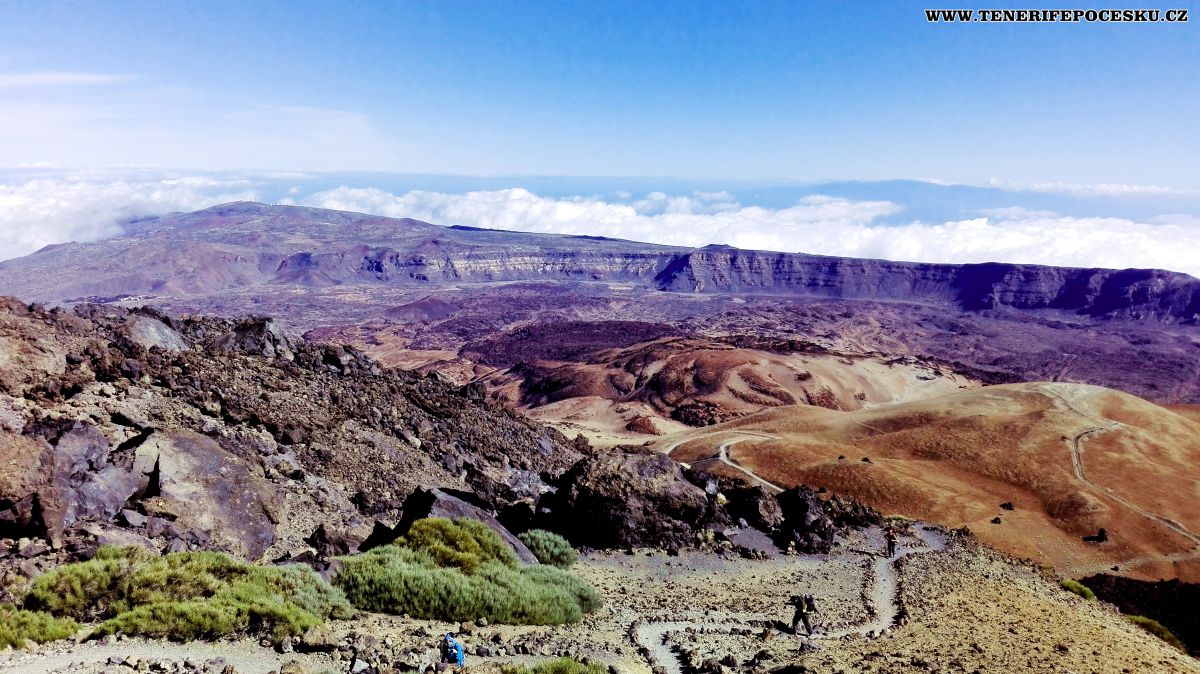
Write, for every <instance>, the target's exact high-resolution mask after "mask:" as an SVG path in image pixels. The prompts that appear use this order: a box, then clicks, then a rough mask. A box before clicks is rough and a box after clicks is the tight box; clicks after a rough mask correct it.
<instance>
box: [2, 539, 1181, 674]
mask: <svg viewBox="0 0 1200 674" xmlns="http://www.w3.org/2000/svg"><path fill="white" fill-rule="evenodd" d="M905 544H906V545H908V546H910V547H911V548H912V549H913V551H914V552H915V551H917V550H918V549H919V548H920V549H921V550H922V551H921V553H920V554H913V555H910V556H907V557H905V558H903V559H901V560H899V561H898V562H897V563H896V565H895V567H893V568H894V569H895V571H896V573H897V578H896V581H897V587H898V592H899V597H900V600H901V605H902V607H903V610H904V612H906V614H907V618H906V619H902V620H901V624H899V625H898V626H895V627H891V628H888V629H884V630H883V631H882V633H881V634H879V635H877V636H875V635H872V636H871V637H864V636H862V635H859V634H855V633H853V632H854V630H856V629H863V628H864V627H866V626H873V623H872V621H871V618H872V615H871V613H870V612H869V611H868V607H869V606H870V605H871V598H872V595H873V594H874V590H875V589H876V588H877V587H878V586H879V584H878V579H877V574H878V569H879V566H878V565H877V563H876V560H877V559H878V558H877V557H872V556H868V553H870V554H876V555H877V554H878V552H879V551H880V550H881V549H882V540H881V538H880V537H879V536H878V532H867V533H856V534H853V535H851V536H850V537H849V538H848V539H846V540H844V541H843V542H842V543H841V544H840V545H839V546H838V547H837V548H835V550H834V552H833V553H832V554H831V555H829V556H828V557H827V558H826V557H797V556H780V557H779V558H777V559H770V560H746V559H742V558H739V557H730V556H721V555H716V554H700V553H691V552H684V553H682V554H680V555H679V556H670V555H667V554H666V553H663V552H646V551H640V552H636V553H635V554H625V553H595V554H591V555H588V556H587V557H586V558H585V559H584V560H583V561H581V562H580V563H579V564H578V565H577V566H576V567H575V571H576V573H578V574H579V575H580V576H582V577H583V578H585V579H586V580H588V581H589V582H591V583H592V584H593V585H595V586H596V587H597V589H599V590H600V591H601V592H602V593H603V595H604V596H605V600H606V604H605V606H604V608H603V609H601V610H600V611H599V612H597V613H596V614H593V615H591V616H589V617H588V618H587V619H586V620H585V621H584V622H582V623H580V624H578V625H571V626H563V627H511V626H502V627H500V626H476V625H451V624H448V623H439V622H431V621H421V620H411V619H406V618H403V617H396V616H385V615H377V614H363V615H361V616H360V617H359V618H357V619H355V620H351V621H341V622H336V623H332V624H330V625H328V626H327V627H325V628H322V629H320V630H318V631H316V632H314V633H311V634H309V635H306V637H305V639H304V640H302V641H298V642H297V643H296V644H295V647H296V649H297V651H300V650H306V649H313V648H319V649H326V650H327V651H328V652H324V653H303V654H301V653H299V652H296V653H287V654H283V653H277V652H275V651H274V650H272V649H270V648H266V647H263V646H260V645H259V644H258V643H256V642H253V641H239V642H232V643H220V644H187V645H178V644H168V643H162V642H153V641H143V640H133V639H131V640H118V641H115V642H112V643H88V644H71V643H60V644H52V645H48V646H44V647H42V648H41V649H38V650H37V651H36V652H33V653H27V652H11V653H7V654H6V653H0V671H3V672H5V673H6V674H8V673H9V672H12V673H14V674H58V673H63V674H66V673H68V672H69V673H72V674H75V673H78V674H101V673H104V674H132V673H133V672H135V671H138V670H140V671H144V672H165V673H169V672H185V671H208V672H213V673H214V674H231V673H229V672H226V671H225V667H226V666H227V665H233V666H234V668H235V670H236V672H237V674H267V673H268V672H281V670H282V674H299V673H300V672H302V671H305V672H310V673H314V674H315V673H319V672H325V671H332V672H349V671H351V670H352V668H353V667H354V665H355V659H356V658H357V659H360V660H361V661H362V662H363V664H369V665H371V666H373V667H376V668H378V670H379V671H380V672H383V673H387V672H390V671H392V670H396V671H404V670H405V669H411V668H417V669H420V668H424V667H425V666H426V665H427V663H429V662H431V661H432V659H433V651H432V649H433V648H434V647H435V645H436V642H437V638H438V635H440V634H443V633H445V632H446V631H455V632H457V633H459V634H461V635H462V638H463V640H464V641H465V642H466V643H467V644H468V645H469V651H470V652H471V653H472V654H473V655H472V656H471V657H469V658H468V663H469V664H470V665H472V666H471V667H469V669H478V665H480V664H481V663H496V662H512V661H518V662H532V661H538V660H544V659H548V658H551V657H555V656H557V655H570V656H573V657H576V658H581V659H590V660H594V661H598V662H603V663H606V664H609V665H612V666H613V668H614V669H615V670H617V671H620V672H628V673H631V674H632V673H635V672H636V673H645V672H650V671H651V669H652V667H651V662H650V661H649V660H647V658H646V657H645V656H646V654H647V652H648V650H647V649H646V648H645V646H646V644H645V643H644V642H640V641H639V640H638V639H636V637H638V636H640V637H642V639H643V640H644V639H645V638H646V637H647V635H653V638H654V639H661V640H662V641H663V642H665V643H664V645H663V648H662V649H659V650H656V651H655V653H656V655H657V656H658V657H660V658H661V657H662V653H664V652H665V653H669V654H671V656H672V657H674V658H675V660H674V662H667V663H665V664H666V665H668V666H666V667H664V668H662V669H660V670H659V671H663V669H665V670H667V671H680V669H681V668H683V667H686V668H688V669H695V668H701V667H702V668H703V669H704V670H705V671H710V672H724V671H730V672H731V671H762V672H768V671H772V670H774V669H777V668H780V667H782V666H784V665H787V664H798V665H802V666H803V667H805V669H804V670H795V671H807V672H820V673H823V674H834V673H838V672H845V673H847V674H848V673H851V672H855V673H857V672H874V673H884V672H903V671H914V672H968V673H970V672H995V673H997V674H1000V673H1005V674H1007V673H1009V672H1016V671H1022V672H1024V671H1029V672H1060V673H1062V674H1066V673H1067V672H1075V673H1076V674H1085V673H1090V672H1096V673H1108V672H1112V673H1114V674H1117V673H1122V674H1123V673H1124V672H1169V673H1175V672H1179V673H1187V672H1195V673H1197V674H1200V662H1198V661H1196V660H1193V659H1191V658H1189V657H1187V656H1185V655H1183V654H1182V653H1179V652H1177V651H1174V650H1173V649H1171V648H1170V647H1169V646H1167V645H1165V644H1164V643H1162V642H1161V641H1159V640H1157V639H1155V638H1154V637H1152V636H1150V635H1148V634H1146V633H1145V632H1142V631H1141V630H1140V629H1138V628H1136V627H1134V626H1132V625H1131V624H1129V623H1128V621H1126V620H1125V619H1124V618H1123V617H1122V616H1120V615H1119V614H1117V613H1116V612H1115V611H1114V610H1113V609H1112V607H1109V606H1107V605H1103V604H1100V603H1097V602H1086V601H1084V600H1082V599H1080V598H1078V597H1076V596H1075V595H1072V594H1069V593H1067V592H1065V591H1063V590H1061V589H1060V588H1059V587H1058V585H1057V581H1056V580H1055V579H1053V578H1048V577H1046V576H1044V575H1043V573H1042V572H1041V571H1040V570H1038V569H1036V568H1034V567H1030V566H1027V565H1022V564H1019V563H1017V562H1014V561H1011V560H1009V559H1008V558H1005V557H1003V556H1001V555H999V554H997V553H994V552H991V551H989V550H987V549H982V548H979V547H977V546H975V545H974V544H972V543H970V542H967V543H952V544H951V545H950V546H949V548H948V549H947V550H946V551H944V552H928V551H927V550H928V549H927V548H921V544H920V543H918V542H917V541H916V540H915V539H912V538H909V539H906V541H905ZM802 592H811V593H813V594H814V595H815V596H816V597H817V600H818V605H819V608H820V621H821V624H822V625H823V626H824V628H825V630H826V635H827V638H822V639H816V640H812V641H809V640H805V639H801V638H798V637H793V636H791V635H789V634H786V633H785V632H784V631H782V630H781V629H779V628H780V626H781V625H782V624H790V621H791V608H790V607H789V606H787V604H786V600H787V599H788V597H790V596H791V595H793V594H798V593H802ZM902 615H904V613H903V612H902ZM662 623H666V625H665V626H664V625H662ZM706 626H707V627H706ZM665 627H670V628H671V629H665ZM688 628H691V629H688ZM656 630H658V631H656ZM872 632H874V630H872ZM839 633H848V634H846V635H845V636H837V635H838V634H839ZM680 656H682V657H680ZM214 658H223V661H220V662H217V663H215V664H213V665H210V666H206V663H208V662H209V661H210V660H213V659H214ZM138 660H142V661H143V662H142V663H141V665H140V666H139V663H138ZM185 660H191V661H192V663H193V664H195V665H197V668H195V669H192V670H187V669H183V668H182V664H183V662H184V661H185ZM126 662H128V663H129V665H133V666H132V667H130V666H129V665H127V664H123V663H126ZM718 662H723V663H725V664H718ZM80 663H83V664H80ZM289 663H291V664H289ZM660 664H663V663H660Z"/></svg>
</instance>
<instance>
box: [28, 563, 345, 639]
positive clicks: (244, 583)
mask: <svg viewBox="0 0 1200 674" xmlns="http://www.w3.org/2000/svg"><path fill="white" fill-rule="evenodd" d="M26 605H27V606H30V607H35V608H41V609H43V610H45V611H48V612H50V613H53V614H55V615H62V616H68V617H73V618H79V619H83V620H92V619H95V620H103V621H104V622H102V623H101V624H100V625H99V627H97V628H96V631H95V634H96V635H104V634H114V633H118V632H119V633H124V634H139V635H144V636H151V637H159V638H166V639H174V640H178V641H186V640H192V639H215V638H218V637H223V636H231V635H240V634H254V635H263V636H271V637H273V638H275V639H282V638H283V637H285V636H296V635H299V634H301V633H303V632H304V631H305V630H307V629H309V628H311V627H315V626H317V625H319V624H321V623H322V622H323V621H324V620H326V619H328V618H348V617H350V616H351V615H352V614H353V608H352V607H351V606H350V604H349V602H347V601H346V598H345V596H344V595H343V594H342V593H341V591H340V590H337V589H336V588H334V587H332V586H330V585H329V584H328V583H325V582H324V581H323V580H321V579H320V577H319V576H317V575H316V574H315V573H313V571H312V570H311V569H308V568H305V567H299V566H293V567H274V566H257V565H254V564H248V563H246V562H243V561H240V560H237V559H234V558H233V557H230V556H229V555H226V554H224V553H219V552H179V553H173V554H169V555H164V556H162V557H155V556H153V555H152V554H150V553H146V552H145V551H139V549H137V548H101V549H100V551H99V552H97V554H96V557H95V558H94V559H92V560H90V561H87V562H81V563H77V564H68V565H65V566H62V567H59V568H57V569H54V570H53V571H50V572H48V573H46V574H43V575H42V576H40V577H39V578H38V579H37V580H36V581H34V584H33V588H32V589H31V591H30V592H29V595H28V597H27V598H26Z"/></svg>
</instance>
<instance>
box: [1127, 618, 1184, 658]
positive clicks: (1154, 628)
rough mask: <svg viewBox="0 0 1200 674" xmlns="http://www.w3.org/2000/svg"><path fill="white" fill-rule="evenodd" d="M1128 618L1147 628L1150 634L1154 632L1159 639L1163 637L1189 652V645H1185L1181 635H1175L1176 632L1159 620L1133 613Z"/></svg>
mask: <svg viewBox="0 0 1200 674" xmlns="http://www.w3.org/2000/svg"><path fill="white" fill-rule="evenodd" d="M1128 618H1129V622H1131V623H1133V624H1134V625H1137V626H1138V627H1140V628H1142V629H1144V630H1146V631H1147V632H1149V633H1150V634H1153V635H1154V636H1156V637H1158V638H1159V639H1162V640H1163V641H1165V642H1167V643H1168V644H1170V645H1172V646H1174V647H1175V648H1178V649H1179V650H1181V651H1183V652H1184V653H1187V646H1184V645H1183V642H1182V641H1180V639H1179V637H1177V636H1175V633H1174V632H1172V631H1171V630H1169V629H1167V627H1166V626H1165V625H1163V624H1162V623H1160V622H1158V621H1157V620H1155V619H1153V618H1147V617H1146V616H1144V615H1131V616H1128Z"/></svg>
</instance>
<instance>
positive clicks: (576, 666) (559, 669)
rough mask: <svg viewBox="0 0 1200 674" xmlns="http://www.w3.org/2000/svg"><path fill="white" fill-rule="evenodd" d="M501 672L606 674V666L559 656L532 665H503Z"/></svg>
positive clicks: (508, 673) (507, 673)
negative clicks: (588, 663) (555, 658)
mask: <svg viewBox="0 0 1200 674" xmlns="http://www.w3.org/2000/svg"><path fill="white" fill-rule="evenodd" d="M501 671H502V672H503V674H607V672H608V668H607V667H604V666H603V665H596V664H592V665H585V664H583V663H582V662H578V661H576V660H572V659H570V658H559V659H557V660H550V661H549V662H543V663H540V664H536V665H533V666H532V667H529V666H526V665H504V666H503V667H502V668H501Z"/></svg>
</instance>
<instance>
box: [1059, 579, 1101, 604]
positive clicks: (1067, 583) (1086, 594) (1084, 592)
mask: <svg viewBox="0 0 1200 674" xmlns="http://www.w3.org/2000/svg"><path fill="white" fill-rule="evenodd" d="M1062 588H1063V589H1064V590H1066V591H1067V592H1074V593H1075V594H1077V595H1079V596H1080V597H1083V598H1084V599H1087V600H1088V601H1094V600H1095V599H1096V593H1095V592H1092V588H1090V587H1088V586H1087V585H1084V584H1083V583H1081V582H1079V581H1077V580H1071V579H1070V578H1065V579H1063V582H1062Z"/></svg>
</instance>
